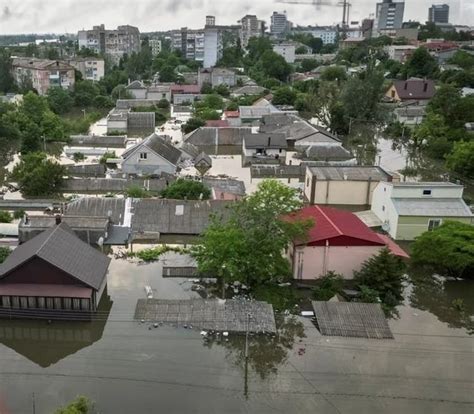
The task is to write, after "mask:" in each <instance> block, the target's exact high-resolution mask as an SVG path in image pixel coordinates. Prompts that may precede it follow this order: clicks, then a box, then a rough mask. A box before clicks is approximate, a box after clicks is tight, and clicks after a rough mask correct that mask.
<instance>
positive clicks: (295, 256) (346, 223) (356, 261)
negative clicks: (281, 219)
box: [287, 205, 408, 280]
mask: <svg viewBox="0 0 474 414" xmlns="http://www.w3.org/2000/svg"><path fill="white" fill-rule="evenodd" d="M287 219H288V220H291V221H293V220H298V221H299V220H311V221H312V226H311V228H310V229H309V231H308V237H307V238H305V239H304V240H295V241H294V242H293V243H292V244H291V245H290V247H289V249H288V257H289V260H290V262H291V267H292V271H293V277H294V278H295V279H296V280H315V279H318V278H320V277H322V276H324V275H326V274H327V273H328V272H330V271H334V272H336V273H339V274H341V275H342V276H343V277H344V279H352V278H353V276H354V271H359V270H360V269H361V267H362V264H363V263H364V261H366V260H368V259H369V258H370V257H372V256H373V255H376V254H378V253H379V252H380V250H382V249H384V248H386V247H388V248H389V249H390V250H391V251H392V253H394V254H396V255H398V256H400V257H405V258H407V257H408V255H407V254H406V253H405V252H404V251H403V250H402V249H401V248H400V247H398V246H397V245H396V244H395V243H394V242H393V241H391V240H390V238H389V237H386V236H382V235H380V234H377V233H375V232H374V231H372V230H371V229H370V228H368V227H367V226H366V225H365V224H364V223H363V222H362V221H361V220H360V219H359V218H358V217H357V216H356V215H355V214H353V213H351V212H349V211H345V210H338V209H335V208H331V207H324V206H318V205H316V206H308V207H304V208H303V209H301V210H299V211H297V212H295V213H293V214H290V215H289V216H288V218H287Z"/></svg>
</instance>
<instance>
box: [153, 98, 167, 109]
mask: <svg viewBox="0 0 474 414" xmlns="http://www.w3.org/2000/svg"><path fill="white" fill-rule="evenodd" d="M156 106H157V107H158V108H161V109H168V108H169V107H170V103H169V102H168V100H166V99H161V100H160V101H159V102H158V103H157V104H156Z"/></svg>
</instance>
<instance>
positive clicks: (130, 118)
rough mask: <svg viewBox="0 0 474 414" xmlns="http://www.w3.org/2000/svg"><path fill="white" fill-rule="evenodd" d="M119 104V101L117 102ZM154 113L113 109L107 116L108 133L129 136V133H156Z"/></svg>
mask: <svg viewBox="0 0 474 414" xmlns="http://www.w3.org/2000/svg"><path fill="white" fill-rule="evenodd" d="M117 102H119V101H117ZM154 130H155V113H154V112H135V111H132V110H131V108H128V109H119V108H114V109H112V110H111V111H110V112H109V114H108V115H107V133H108V134H116V133H124V134H127V133H128V132H129V131H140V132H143V131H150V132H151V131H154Z"/></svg>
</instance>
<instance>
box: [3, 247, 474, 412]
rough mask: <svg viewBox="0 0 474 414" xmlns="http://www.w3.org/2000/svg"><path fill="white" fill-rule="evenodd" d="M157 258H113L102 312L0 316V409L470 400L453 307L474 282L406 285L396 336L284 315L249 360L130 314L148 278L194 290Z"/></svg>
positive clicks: (447, 407)
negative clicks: (326, 328)
mask: <svg viewBox="0 0 474 414" xmlns="http://www.w3.org/2000/svg"><path fill="white" fill-rule="evenodd" d="M164 259H165V261H166V264H167V265H171V264H173V263H178V261H179V260H184V259H183V258H177V257H176V256H173V254H170V255H167V256H165V257H164ZM161 267H162V264H161V262H157V263H153V264H147V265H144V264H137V263H131V262H127V261H125V260H116V259H114V260H113V261H112V264H111V266H110V271H109V276H108V290H107V296H105V297H104V298H103V300H102V302H101V308H100V314H99V315H100V317H99V318H98V320H96V321H94V322H91V323H66V322H62V323H59V322H53V323H52V324H47V323H46V322H34V321H9V320H3V321H0V413H2V414H5V413H12V414H13V413H15V414H16V413H20V414H23V413H25V414H26V413H33V412H35V413H38V414H42V413H52V412H54V410H55V408H57V407H58V406H60V405H63V404H65V403H66V402H67V401H69V400H71V399H73V398H74V397H75V396H76V395H86V396H88V397H89V398H90V399H92V400H94V401H95V402H96V409H97V411H98V412H100V413H114V414H116V413H157V412H160V413H189V412H192V413H248V412H251V413H274V412H284V413H315V412H320V413H368V412H379V413H382V412H383V413H400V412H405V413H411V412H413V413H421V412H430V413H438V412H439V413H472V412H473V409H474V392H473V391H474V386H473V372H474V371H473V369H474V358H473V351H474V349H473V345H474V342H473V337H471V336H469V335H468V334H467V329H466V327H465V322H463V321H462V320H461V319H462V318H460V317H459V314H456V313H452V311H451V310H448V311H446V309H445V308H446V306H447V305H446V304H448V303H450V299H451V297H453V298H457V297H461V298H463V299H464V301H465V303H466V304H467V306H468V312H469V313H470V314H471V315H472V313H473V309H472V305H473V302H472V300H473V298H474V295H473V293H474V291H473V286H474V285H473V284H472V282H469V283H466V282H459V284H458V282H449V283H448V284H447V285H446V286H445V291H443V292H444V293H442V294H438V296H434V295H433V293H432V292H433V291H432V290H429V289H428V290H427V289H425V290H421V291H420V290H418V291H417V290H416V288H415V289H413V288H410V289H409V291H408V292H407V293H408V297H409V298H408V299H407V300H406V303H405V305H404V306H401V307H400V308H399V312H400V319H396V320H392V321H391V322H390V325H391V328H392V331H393V333H394V336H395V339H394V340H366V339H360V338H339V337H323V336H321V335H320V334H319V333H318V331H317V329H316V328H315V327H314V325H313V324H312V323H311V321H310V320H308V319H304V318H299V317H295V318H292V317H290V318H283V317H281V316H279V317H278V318H277V320H278V325H279V334H278V335H277V336H275V337H271V336H264V337H258V336H251V337H250V345H249V359H248V361H247V363H245V357H244V347H245V341H244V337H242V336H232V335H231V336H229V338H227V339H228V340H226V338H222V339H219V338H217V337H212V338H210V339H208V340H204V339H203V338H202V337H201V335H200V333H199V331H195V330H189V329H184V328H183V327H169V326H168V327H165V326H162V327H159V328H156V329H155V328H152V327H151V326H148V325H147V324H141V323H140V322H138V321H134V320H133V314H134V310H135V305H136V301H137V299H139V298H143V297H145V291H144V286H145V285H150V286H151V287H152V288H153V290H154V297H156V298H175V299H180V298H190V297H195V296H196V295H197V294H196V293H195V292H193V291H192V290H191V286H192V282H188V281H187V280H185V279H168V278H162V277H161ZM440 302H441V303H442V304H443V305H442V306H438V304H439V303H440ZM448 308H449V306H448Z"/></svg>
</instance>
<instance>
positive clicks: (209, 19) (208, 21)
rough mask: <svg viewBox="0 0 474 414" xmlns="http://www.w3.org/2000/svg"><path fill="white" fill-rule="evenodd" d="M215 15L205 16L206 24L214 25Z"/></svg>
mask: <svg viewBox="0 0 474 414" xmlns="http://www.w3.org/2000/svg"><path fill="white" fill-rule="evenodd" d="M215 25H216V16H206V26H215Z"/></svg>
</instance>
